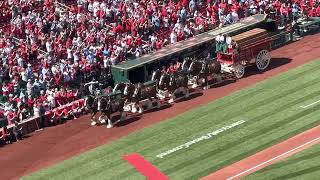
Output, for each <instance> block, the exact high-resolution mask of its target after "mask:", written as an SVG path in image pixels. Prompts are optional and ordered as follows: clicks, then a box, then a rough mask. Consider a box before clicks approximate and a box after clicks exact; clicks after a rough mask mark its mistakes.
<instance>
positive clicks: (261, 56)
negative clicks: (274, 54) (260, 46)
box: [256, 49, 271, 71]
mask: <svg viewBox="0 0 320 180" xmlns="http://www.w3.org/2000/svg"><path fill="white" fill-rule="evenodd" d="M270 59H271V56H270V53H269V51H267V50H265V49H264V50H261V51H260V52H259V53H258V55H257V58H256V66H257V68H258V69H259V70H260V71H263V70H265V69H267V67H268V66H269V63H270Z"/></svg>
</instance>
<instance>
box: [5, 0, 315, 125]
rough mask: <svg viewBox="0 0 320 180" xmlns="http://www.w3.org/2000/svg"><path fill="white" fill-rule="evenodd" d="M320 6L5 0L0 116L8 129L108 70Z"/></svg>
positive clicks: (269, 0)
mask: <svg viewBox="0 0 320 180" xmlns="http://www.w3.org/2000/svg"><path fill="white" fill-rule="evenodd" d="M319 4H320V0H224V1H220V0H216V1H215V0H77V1H73V0H71V1H70V0H60V1H54V0H44V1H43V0H37V1H36V0H4V1H1V2H0V12H1V13H0V24H2V28H1V29H0V83H1V87H0V98H1V102H2V103H3V104H2V105H3V109H2V110H0V118H1V117H3V118H5V117H7V119H8V122H9V124H13V123H14V121H20V120H23V119H25V118H28V117H32V116H34V115H35V114H36V115H39V114H44V113H45V112H48V111H51V110H52V109H55V108H56V107H58V106H62V105H65V104H68V103H72V102H73V101H74V100H76V99H79V98H81V97H82V92H81V90H80V91H78V89H81V88H83V87H84V84H85V83H86V82H89V81H91V80H92V79H93V78H94V79H95V80H97V81H102V80H104V79H108V78H110V65H112V64H117V63H120V62H122V61H128V60H130V59H132V58H137V57H140V56H142V55H143V54H146V53H150V52H153V51H156V50H158V49H161V48H163V47H164V46H167V45H169V44H173V43H176V42H178V41H182V40H185V39H187V38H189V37H192V36H195V35H197V34H199V33H202V32H205V31H208V30H210V29H213V28H216V27H223V26H226V25H229V24H232V23H235V22H238V21H239V19H240V18H243V17H247V16H250V15H252V14H257V13H264V14H267V15H269V17H271V18H275V19H277V18H280V20H281V21H280V22H281V24H282V25H284V24H285V23H286V20H288V19H289V20H290V21H292V20H295V19H296V17H297V16H299V15H301V14H304V15H306V16H320V6H319Z"/></svg>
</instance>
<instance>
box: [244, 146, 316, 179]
mask: <svg viewBox="0 0 320 180" xmlns="http://www.w3.org/2000/svg"><path fill="white" fill-rule="evenodd" d="M319 177H320V144H317V145H314V146H312V147H311V148H309V149H306V150H304V151H302V152H300V153H297V154H295V155H294V156H292V157H289V158H288V159H287V160H284V161H281V162H279V163H277V164H274V165H271V166H269V167H266V168H264V169H262V170H260V171H258V172H256V173H254V174H252V175H249V176H248V177H246V178H244V179H246V180H251V179H252V180H253V179H254V180H258V179H270V180H271V179H272V180H276V179H279V180H280V179H281V180H282V179H292V180H294V179H297V180H298V179H304V180H308V179H310V180H314V179H319Z"/></svg>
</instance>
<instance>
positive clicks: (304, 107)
mask: <svg viewBox="0 0 320 180" xmlns="http://www.w3.org/2000/svg"><path fill="white" fill-rule="evenodd" d="M317 103H320V100H318V101H316V102H313V103H311V104H308V105H306V106H300V107H301V108H303V109H306V108H308V107H310V106H313V105H315V104H317Z"/></svg>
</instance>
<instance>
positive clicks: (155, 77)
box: [151, 69, 161, 83]
mask: <svg viewBox="0 0 320 180" xmlns="http://www.w3.org/2000/svg"><path fill="white" fill-rule="evenodd" d="M160 77H161V71H160V70H159V69H157V70H155V71H153V73H152V76H151V81H156V82H157V83H158V82H159V81H160Z"/></svg>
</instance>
